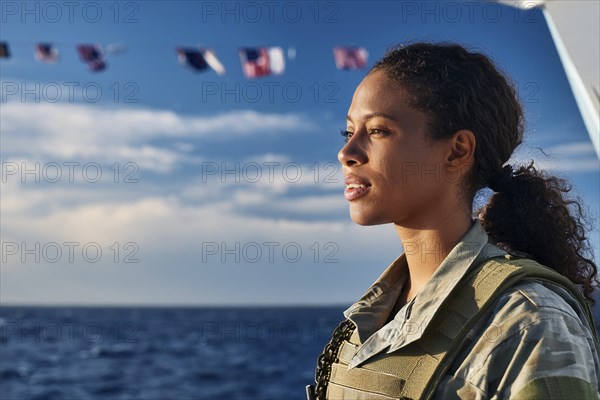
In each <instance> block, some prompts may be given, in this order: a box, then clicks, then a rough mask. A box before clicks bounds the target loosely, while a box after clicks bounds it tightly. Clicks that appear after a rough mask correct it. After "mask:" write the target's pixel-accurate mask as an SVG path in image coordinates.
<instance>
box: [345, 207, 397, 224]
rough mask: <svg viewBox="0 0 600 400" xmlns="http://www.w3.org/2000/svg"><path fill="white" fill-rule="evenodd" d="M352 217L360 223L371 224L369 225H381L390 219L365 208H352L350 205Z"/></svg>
mask: <svg viewBox="0 0 600 400" xmlns="http://www.w3.org/2000/svg"><path fill="white" fill-rule="evenodd" d="M350 218H351V219H352V221H353V222H354V223H356V224H358V225H362V226H369V225H381V224H386V223H388V222H390V221H387V220H385V219H383V218H381V216H377V215H373V214H372V213H368V212H365V210H360V211H359V210H354V211H353V210H352V207H350Z"/></svg>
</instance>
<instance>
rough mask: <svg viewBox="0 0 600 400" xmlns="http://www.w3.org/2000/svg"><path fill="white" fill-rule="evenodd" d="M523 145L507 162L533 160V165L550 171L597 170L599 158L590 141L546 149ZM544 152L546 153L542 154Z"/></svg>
mask: <svg viewBox="0 0 600 400" xmlns="http://www.w3.org/2000/svg"><path fill="white" fill-rule="evenodd" d="M542 150H543V152H542V151H540V150H539V149H535V148H531V147H523V148H519V149H518V150H517V151H516V152H515V153H514V154H513V156H512V157H511V160H510V161H509V163H511V164H512V163H517V164H528V163H529V162H530V161H531V160H534V162H535V165H537V166H539V167H540V168H541V169H544V170H550V171H569V172H598V171H600V160H598V157H597V156H596V152H595V150H594V147H593V145H592V143H591V142H570V143H564V144H559V145H556V146H552V147H549V148H547V149H542ZM544 153H546V154H547V155H544Z"/></svg>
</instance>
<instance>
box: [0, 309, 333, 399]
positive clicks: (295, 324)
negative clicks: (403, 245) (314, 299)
mask: <svg viewBox="0 0 600 400" xmlns="http://www.w3.org/2000/svg"><path fill="white" fill-rule="evenodd" d="M342 311H343V307H310V308H309V307H306V308H299V307H289V308H288V307H277V308H116V307H115V308H92V307H89V308H88V307H71V308H66V307H1V308H0V400H13V399H14V400H17V399H18V400H21V399H34V400H42V399H77V400H84V399H111V400H112V399H148V400H150V399H156V400H163V399H227V400H235V399H257V400H258V399H261V400H262V399H274V400H288V399H289V400H293V399H304V398H305V394H304V387H305V385H307V384H310V383H312V382H313V379H314V367H315V363H316V359H317V357H318V355H319V354H320V353H321V351H322V350H323V347H324V346H325V344H326V343H327V342H328V341H329V338H330V336H331V332H332V331H333V329H334V328H335V326H337V324H338V323H339V321H340V320H341V319H342V318H343V315H342Z"/></svg>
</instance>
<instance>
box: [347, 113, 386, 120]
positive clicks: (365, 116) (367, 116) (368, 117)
mask: <svg viewBox="0 0 600 400" xmlns="http://www.w3.org/2000/svg"><path fill="white" fill-rule="evenodd" d="M375 117H381V118H386V119H391V120H392V121H396V118H394V117H392V116H391V115H389V114H386V113H381V112H375V113H370V114H366V115H364V116H363V118H364V119H366V120H369V119H371V118H375ZM351 120H352V118H350V115H346V121H351Z"/></svg>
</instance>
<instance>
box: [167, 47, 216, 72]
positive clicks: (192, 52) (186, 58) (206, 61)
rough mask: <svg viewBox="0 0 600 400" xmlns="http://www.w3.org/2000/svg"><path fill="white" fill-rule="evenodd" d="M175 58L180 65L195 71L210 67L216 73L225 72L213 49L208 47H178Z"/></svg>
mask: <svg viewBox="0 0 600 400" xmlns="http://www.w3.org/2000/svg"><path fill="white" fill-rule="evenodd" d="M177 58H178V59H179V62H180V63H181V65H186V66H188V67H190V68H191V69H192V70H194V71H196V72H200V71H204V70H205V69H207V68H208V67H211V68H212V69H213V70H214V71H215V72H216V73H217V74H219V75H224V74H225V67H223V64H221V62H220V61H219V59H218V58H217V56H216V54H215V53H214V51H212V50H210V49H184V48H181V47H178V48H177Z"/></svg>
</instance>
